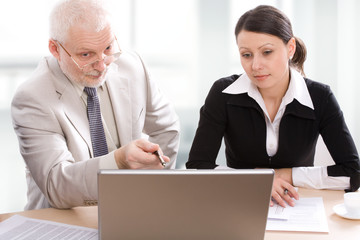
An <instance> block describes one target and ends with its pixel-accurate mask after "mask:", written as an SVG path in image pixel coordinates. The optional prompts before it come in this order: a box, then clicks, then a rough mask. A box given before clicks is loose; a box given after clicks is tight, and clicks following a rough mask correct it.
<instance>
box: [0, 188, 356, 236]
mask: <svg viewBox="0 0 360 240" xmlns="http://www.w3.org/2000/svg"><path fill="white" fill-rule="evenodd" d="M299 194H300V197H323V200H324V206H325V212H326V216H327V221H328V225H329V233H313V232H280V231H266V233H265V239H266V240H275V239H276V240H281V239H286V240H288V239H292V240H297V239H299V240H300V239H301V240H303V239H311V240H317V239H331V240H332V239H347V240H351V239H360V220H348V219H345V218H342V217H339V216H338V215H336V214H335V213H334V211H333V206H335V205H337V204H340V203H343V195H344V192H343V191H330V190H314V189H302V188H300V189H299ZM15 214H19V215H22V216H25V217H31V218H36V219H43V220H50V221H55V222H60V223H66V224H72V225H78V226H84V227H90V228H97V227H98V212H97V207H76V208H73V209H69V210H59V209H54V208H46V209H39V210H31V211H24V212H16V213H6V214H0V222H1V221H4V220H5V219H7V218H9V217H11V216H13V215H15Z"/></svg>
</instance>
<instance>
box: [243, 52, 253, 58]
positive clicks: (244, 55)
mask: <svg viewBox="0 0 360 240" xmlns="http://www.w3.org/2000/svg"><path fill="white" fill-rule="evenodd" d="M241 56H242V57H243V58H249V57H251V53H243V54H241Z"/></svg>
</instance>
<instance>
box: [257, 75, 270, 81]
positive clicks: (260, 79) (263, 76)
mask: <svg viewBox="0 0 360 240" xmlns="http://www.w3.org/2000/svg"><path fill="white" fill-rule="evenodd" d="M269 76H270V75H269V74H267V75H255V76H254V78H255V79H256V80H258V81H264V80H265V79H267V78H268V77H269Z"/></svg>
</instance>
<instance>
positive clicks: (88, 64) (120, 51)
mask: <svg viewBox="0 0 360 240" xmlns="http://www.w3.org/2000/svg"><path fill="white" fill-rule="evenodd" d="M114 37H115V41H116V44H117V45H118V47H119V52H115V53H113V54H111V55H106V56H105V57H104V58H102V59H101V60H96V61H93V62H91V63H87V64H85V65H84V66H82V67H81V66H80V65H79V64H78V63H77V62H76V61H75V59H74V58H73V57H72V56H71V54H70V53H69V52H68V51H67V50H66V48H65V47H64V46H63V45H62V44H61V43H60V42H59V41H56V42H57V43H59V45H60V46H61V48H62V49H64V51H65V52H66V53H67V55H69V57H70V58H71V60H73V62H74V63H75V64H76V66H77V67H78V68H79V69H80V70H81V71H83V70H84V68H85V67H87V66H91V65H93V64H95V63H97V62H99V61H103V60H105V58H108V57H111V56H114V55H117V54H119V56H120V55H121V53H122V50H121V48H120V45H119V42H118V40H117V37H116V36H114ZM119 56H118V57H119ZM116 59H117V58H116ZM116 59H115V60H116ZM115 60H114V61H115ZM111 63H113V62H111Z"/></svg>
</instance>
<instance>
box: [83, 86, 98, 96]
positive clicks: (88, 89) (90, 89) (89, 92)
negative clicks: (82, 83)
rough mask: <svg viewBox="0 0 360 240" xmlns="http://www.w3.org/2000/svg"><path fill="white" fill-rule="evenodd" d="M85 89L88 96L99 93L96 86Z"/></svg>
mask: <svg viewBox="0 0 360 240" xmlns="http://www.w3.org/2000/svg"><path fill="white" fill-rule="evenodd" d="M84 91H85V92H86V93H87V95H88V96H91V97H96V95H97V93H96V88H92V87H85V88H84Z"/></svg>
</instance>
